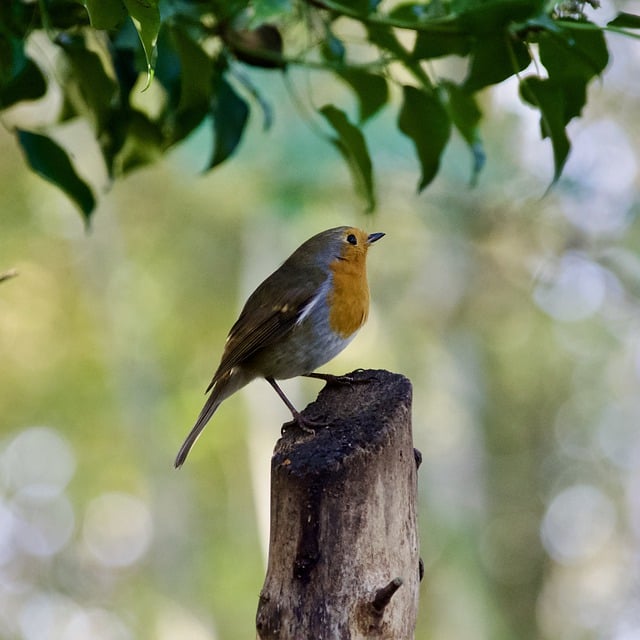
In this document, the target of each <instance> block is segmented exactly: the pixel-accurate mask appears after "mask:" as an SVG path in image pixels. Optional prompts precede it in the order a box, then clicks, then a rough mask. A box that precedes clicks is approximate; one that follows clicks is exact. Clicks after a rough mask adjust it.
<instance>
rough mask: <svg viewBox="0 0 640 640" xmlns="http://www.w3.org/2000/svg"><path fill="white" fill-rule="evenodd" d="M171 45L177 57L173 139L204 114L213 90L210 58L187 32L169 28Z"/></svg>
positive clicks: (177, 138) (191, 128) (184, 132)
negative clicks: (178, 61)
mask: <svg viewBox="0 0 640 640" xmlns="http://www.w3.org/2000/svg"><path fill="white" fill-rule="evenodd" d="M171 37H172V41H173V45H174V47H175V50H176V52H177V54H178V58H179V60H180V74H179V77H180V99H179V102H178V104H177V107H176V111H175V118H176V131H175V132H174V137H175V140H180V139H182V138H183V137H184V136H186V135H187V134H188V133H190V132H191V131H192V130H193V129H194V128H195V127H196V126H198V124H199V123H200V122H201V121H202V119H203V118H204V117H205V115H206V114H207V113H208V111H209V108H210V104H211V96H212V93H213V88H214V87H213V82H212V78H213V60H212V59H211V58H210V57H209V56H208V55H207V53H206V52H205V51H204V49H203V48H202V47H201V46H200V45H199V44H198V43H197V42H195V41H194V40H193V39H192V38H191V37H190V36H189V34H188V33H187V32H186V31H185V30H184V29H181V28H179V27H178V26H174V27H173V28H171Z"/></svg>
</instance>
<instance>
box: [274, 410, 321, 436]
mask: <svg viewBox="0 0 640 640" xmlns="http://www.w3.org/2000/svg"><path fill="white" fill-rule="evenodd" d="M326 426H327V423H326V422H325V421H322V420H311V418H305V417H304V416H303V415H302V414H301V413H298V412H296V413H295V414H294V416H293V420H289V422H285V423H284V424H283V425H282V428H281V429H280V434H281V435H284V434H285V433H286V432H287V431H289V430H290V429H292V428H297V429H300V431H304V432H305V433H308V434H310V435H314V436H315V435H316V431H317V429H319V428H321V427H326Z"/></svg>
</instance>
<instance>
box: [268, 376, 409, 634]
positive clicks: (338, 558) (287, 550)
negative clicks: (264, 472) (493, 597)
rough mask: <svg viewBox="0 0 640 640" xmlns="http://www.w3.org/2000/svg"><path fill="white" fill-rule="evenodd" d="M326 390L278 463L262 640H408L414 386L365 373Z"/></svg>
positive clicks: (287, 440) (279, 451) (289, 437)
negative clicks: (309, 424)
mask: <svg viewBox="0 0 640 640" xmlns="http://www.w3.org/2000/svg"><path fill="white" fill-rule="evenodd" d="M348 377H349V378H351V380H352V382H351V383H339V384H336V383H329V384H327V386H325V388H324V389H323V390H322V391H321V392H320V395H319V396H318V399H317V400H316V401H315V402H313V403H312V404H310V405H309V406H308V407H307V408H306V409H305V410H304V412H303V417H304V418H306V419H307V420H309V421H313V422H314V423H318V424H320V425H322V426H318V427H316V433H315V435H313V434H309V433H307V432H305V431H303V430H302V429H300V428H299V427H297V426H295V425H293V426H290V427H289V428H288V429H286V430H285V431H284V432H283V436H282V438H280V440H278V442H277V444H276V447H275V450H274V454H273V458H272V462H271V532H270V541H269V560H268V567H267V575H266V578H265V582H264V586H263V588H262V591H261V593H260V599H259V604H258V613H257V617H256V626H257V631H258V635H257V637H258V639H259V640H306V639H311V640H347V639H349V640H360V639H364V638H376V639H388V640H391V639H393V640H409V639H411V638H413V637H414V628H415V622H416V615H417V607H418V586H419V581H420V569H419V565H420V559H419V551H418V531H417V521H416V475H417V474H416V470H417V466H418V464H419V453H418V452H417V451H414V449H413V441H412V433H411V383H410V382H409V380H407V379H406V378H405V377H403V376H400V375H397V374H392V373H389V372H387V371H362V370H358V371H355V372H353V373H351V374H348Z"/></svg>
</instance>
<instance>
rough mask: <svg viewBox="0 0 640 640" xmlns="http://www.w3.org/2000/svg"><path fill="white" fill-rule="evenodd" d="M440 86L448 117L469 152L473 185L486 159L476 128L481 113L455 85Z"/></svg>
mask: <svg viewBox="0 0 640 640" xmlns="http://www.w3.org/2000/svg"><path fill="white" fill-rule="evenodd" d="M442 86H443V87H444V88H445V89H446V91H447V97H448V101H447V110H448V112H449V117H450V118H451V121H452V122H453V125H454V126H455V128H456V129H457V130H458V132H459V133H460V135H461V136H462V137H463V138H464V140H465V142H466V143H467V145H468V147H469V150H470V151H471V155H472V160H473V165H472V174H471V184H475V183H476V181H477V178H478V174H479V173H480V171H481V170H482V167H483V166H484V163H485V159H486V155H485V152H484V147H483V144H482V140H481V138H480V131H479V128H478V127H479V124H480V120H481V119H482V112H481V111H480V109H479V107H478V104H477V102H476V100H475V98H474V97H473V96H472V95H470V94H468V93H467V92H466V91H463V90H462V89H461V88H460V87H459V86H458V85H457V84H454V83H453V82H449V81H444V82H443V83H442Z"/></svg>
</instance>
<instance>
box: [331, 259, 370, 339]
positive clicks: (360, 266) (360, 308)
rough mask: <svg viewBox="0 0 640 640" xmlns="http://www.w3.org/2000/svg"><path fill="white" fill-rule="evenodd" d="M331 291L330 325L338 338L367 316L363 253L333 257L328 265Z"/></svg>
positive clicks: (357, 326) (358, 325)
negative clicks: (347, 256) (331, 285)
mask: <svg viewBox="0 0 640 640" xmlns="http://www.w3.org/2000/svg"><path fill="white" fill-rule="evenodd" d="M331 271H332V272H333V291H332V292H331V293H330V294H329V300H328V302H329V309H330V311H329V325H330V326H331V329H332V330H333V331H334V332H335V333H337V334H338V335H339V336H340V337H341V338H348V337H349V336H350V335H351V334H352V333H354V332H355V331H357V330H358V329H359V328H360V327H361V326H362V325H363V324H364V323H365V322H366V320H367V316H368V315H369V285H368V283H367V272H366V265H365V255H364V254H363V255H361V256H358V258H357V259H355V260H349V261H346V260H336V261H335V262H334V263H333V264H332V265H331Z"/></svg>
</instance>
